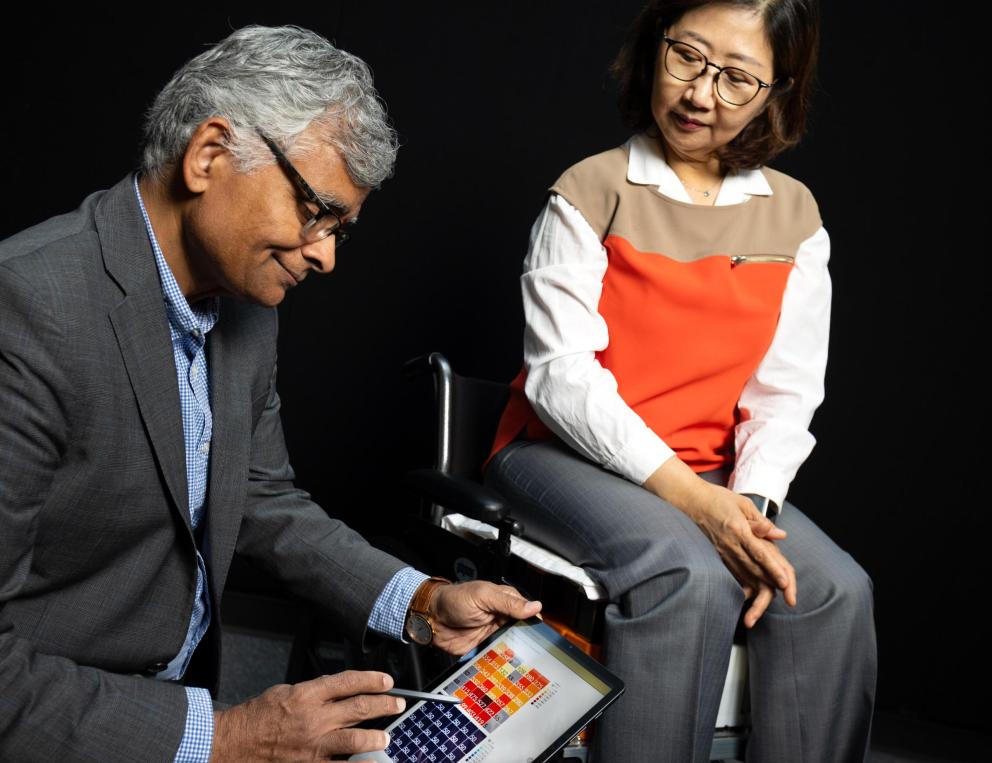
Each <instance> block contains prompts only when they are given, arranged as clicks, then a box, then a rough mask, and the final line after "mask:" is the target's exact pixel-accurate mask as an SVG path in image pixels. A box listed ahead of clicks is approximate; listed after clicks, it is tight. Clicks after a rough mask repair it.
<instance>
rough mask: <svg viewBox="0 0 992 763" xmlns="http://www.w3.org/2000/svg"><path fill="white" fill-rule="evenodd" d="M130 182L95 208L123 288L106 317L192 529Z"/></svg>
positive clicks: (153, 276)
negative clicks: (117, 301)
mask: <svg viewBox="0 0 992 763" xmlns="http://www.w3.org/2000/svg"><path fill="white" fill-rule="evenodd" d="M132 183H133V179H132V176H128V177H127V178H125V179H124V180H123V181H121V182H120V183H118V184H117V185H116V186H114V187H113V188H111V189H110V190H109V191H107V193H106V195H105V196H104V198H103V199H101V201H100V204H99V206H98V208H97V212H96V224H97V232H98V234H99V236H100V243H101V246H102V248H103V258H104V264H105V266H106V268H107V272H108V273H109V274H110V275H111V277H113V279H114V280H115V281H116V282H117V284H118V286H120V288H121V290H122V291H123V292H124V299H123V300H122V301H121V303H120V304H118V305H117V307H115V308H114V309H113V310H111V311H110V322H111V324H112V325H113V328H114V333H115V334H116V336H117V343H118V345H119V346H120V351H121V357H122V358H123V360H124V366H125V367H126V369H127V374H128V378H129V379H130V381H131V387H132V389H133V390H134V396H135V398H136V400H137V402H138V409H139V411H140V413H141V418H142V420H143V421H144V424H145V427H146V429H147V431H148V437H149V439H150V440H151V443H152V448H153V449H154V451H155V457H156V459H157V461H158V464H159V468H160V469H161V471H162V476H163V478H164V480H165V483H166V485H167V486H168V489H169V494H170V495H171V496H172V500H173V502H174V504H175V507H176V510H177V511H178V512H179V514H180V516H181V517H182V520H183V522H184V523H185V524H186V526H187V528H190V516H189V492H188V488H187V484H186V449H185V441H184V438H183V424H182V408H181V406H180V403H179V386H178V382H177V380H176V361H175V358H174V357H173V354H172V341H171V338H170V334H169V319H168V317H167V315H166V312H165V300H164V297H163V296H162V287H161V284H160V281H159V277H158V270H157V269H156V268H155V254H154V252H153V251H152V247H151V242H150V241H149V240H148V232H147V231H146V229H145V224H144V221H143V219H142V217H141V210H140V209H139V207H138V201H137V199H136V198H135V195H134V187H133V185H132ZM190 531H191V532H192V530H190Z"/></svg>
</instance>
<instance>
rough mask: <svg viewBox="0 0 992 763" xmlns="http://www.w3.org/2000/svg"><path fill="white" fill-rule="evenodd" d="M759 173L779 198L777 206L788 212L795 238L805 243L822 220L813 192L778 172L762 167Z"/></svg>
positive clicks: (789, 176)
mask: <svg viewBox="0 0 992 763" xmlns="http://www.w3.org/2000/svg"><path fill="white" fill-rule="evenodd" d="M761 172H762V173H763V174H764V176H765V179H766V180H767V181H768V185H770V186H771V188H772V191H773V192H774V194H775V196H777V197H779V204H781V205H784V207H785V209H787V210H788V217H789V219H790V220H791V221H792V224H793V226H794V228H793V230H794V231H795V236H796V237H797V238H798V239H799V240H800V241H805V240H806V239H808V238H809V237H810V236H812V235H813V234H814V233H816V232H817V231H818V230H819V229H820V226H821V225H823V220H822V219H821V218H820V207H819V205H818V204H817V203H816V199H815V198H814V196H813V192H812V191H810V190H809V188H807V187H806V185H805V184H804V183H802V182H801V181H799V180H796V179H795V178H794V177H792V176H791V175H786V174H785V173H784V172H780V171H779V170H775V169H772V168H771V167H762V168H761Z"/></svg>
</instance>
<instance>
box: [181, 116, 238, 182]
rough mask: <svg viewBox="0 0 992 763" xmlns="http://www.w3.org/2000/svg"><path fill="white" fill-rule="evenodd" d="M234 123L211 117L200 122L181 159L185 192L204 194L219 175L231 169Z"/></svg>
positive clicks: (222, 118)
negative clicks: (232, 129) (230, 142)
mask: <svg viewBox="0 0 992 763" xmlns="http://www.w3.org/2000/svg"><path fill="white" fill-rule="evenodd" d="M230 139H231V123H230V122H228V121H227V120H226V119H225V118H224V117H210V118H209V119H207V120H206V121H204V122H201V123H200V124H199V125H198V126H197V128H196V129H195V130H193V134H192V135H191V136H190V139H189V143H187V144H186V152H185V153H184V154H183V159H182V172H181V173H180V176H181V177H182V180H183V184H184V185H185V186H186V190H188V191H189V192H190V193H203V192H204V191H206V190H207V187H208V186H209V185H210V181H211V180H212V179H214V178H215V177H216V176H217V173H218V172H224V171H227V170H229V169H230V157H231V152H230V151H229V150H228V148H227V145H228V143H229V141H230Z"/></svg>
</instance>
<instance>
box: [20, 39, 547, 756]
mask: <svg viewBox="0 0 992 763" xmlns="http://www.w3.org/2000/svg"><path fill="white" fill-rule="evenodd" d="M396 147H397V143H396V137H395V133H394V132H393V130H392V129H391V128H390V127H389V125H388V123H387V122H386V119H385V114H384V111H383V108H382V106H381V103H380V102H379V100H378V98H377V96H376V93H375V90H374V89H373V87H372V81H371V76H370V74H369V71H368V69H367V67H366V66H365V65H364V64H363V63H362V62H361V61H359V60H358V59H357V58H355V57H354V56H351V55H349V54H347V53H344V52H342V51H339V50H337V49H335V48H334V47H333V46H331V45H330V44H329V43H328V42H327V41H326V40H324V39H323V38H321V37H320V36H318V35H316V34H313V33H312V32H308V31H306V30H302V29H299V28H295V27H283V28H277V29H267V28H262V27H248V28H245V29H242V30H239V31H238V32H235V33H234V34H232V35H231V36H230V37H229V38H227V39H226V40H224V41H223V42H221V43H220V44H218V45H217V46H216V47H214V48H212V49H211V50H208V51H206V52H205V53H203V54H202V55H200V56H197V57H196V58H195V59H193V60H192V61H190V62H189V63H187V64H186V65H185V66H184V67H183V68H182V69H181V70H180V71H179V72H178V73H177V74H176V75H175V77H174V78H173V79H172V81H171V82H169V84H168V85H166V87H165V88H164V90H163V91H162V92H161V93H160V94H159V96H158V97H157V99H156V101H155V103H154V105H153V106H152V108H151V110H150V112H149V115H148V120H147V129H146V140H145V149H144V160H143V166H142V171H141V173H139V174H137V175H132V176H128V177H127V178H125V179H124V180H122V181H121V182H120V183H119V184H117V185H116V186H115V187H113V188H111V189H110V190H108V191H104V192H99V193H96V194H93V195H92V196H90V197H88V198H87V199H86V200H85V201H84V202H83V205H82V206H81V207H80V208H79V209H78V210H76V211H75V212H72V213H70V214H67V215H62V216H60V217H56V218H53V219H51V220H48V221H46V222H44V223H42V224H40V225H38V226H35V227H34V228H31V229H28V230H26V231H23V232H22V233H19V234H17V235H16V236H14V237H12V238H10V239H8V240H6V241H4V242H2V243H0V760H5V761H6V760H12V761H13V760H16V761H34V760H38V761H51V760H63V761H73V760H87V761H135V760H142V761H168V760H173V759H175V760H182V761H194V760H207V759H210V760H217V761H221V760H238V761H244V760H256V759H263V758H264V759H265V760H298V759H300V758H307V759H312V758H329V757H330V756H331V755H347V754H350V753H356V752H364V751H371V750H374V749H382V748H383V747H385V745H386V742H387V740H386V735H385V734H384V733H383V732H381V731H375V730H360V729H354V728H352V727H353V726H354V725H355V724H356V723H358V722H359V721H361V720H363V719H366V718H372V717H377V716H382V715H387V714H390V713H395V712H397V711H399V710H400V709H401V707H402V700H398V699H395V698H392V697H388V696H385V695H383V694H382V692H383V691H385V690H387V689H388V688H389V687H390V686H391V679H390V678H389V676H386V675H384V674H380V673H374V672H348V673H344V674H341V675H337V676H325V677H323V678H318V679H315V680H314V681H310V682H306V683H303V684H299V685H297V686H280V687H274V688H272V689H270V690H269V691H267V692H265V693H263V694H262V695H260V696H259V697H256V698H255V699H253V700H251V701H249V702H247V703H245V704H244V705H239V706H236V707H233V708H227V709H224V708H219V707H218V708H214V707H213V706H212V703H211V701H210V697H209V694H208V692H207V691H206V690H205V689H202V688H196V686H197V685H207V686H212V685H215V684H216V673H217V665H218V662H219V646H218V645H219V638H218V629H219V621H220V618H219V611H218V607H219V602H220V597H221V593H222V591H223V588H224V582H225V579H226V576H227V571H228V568H229V565H230V561H231V557H232V555H233V554H234V552H235V550H237V551H239V552H240V553H242V554H244V555H245V556H246V557H248V558H249V559H251V560H253V561H254V562H256V563H258V564H260V565H262V566H263V567H264V568H266V569H267V570H269V571H270V572H271V573H272V574H273V575H275V576H276V577H278V578H279V579H281V580H282V581H283V582H284V583H285V584H286V585H287V586H288V587H289V588H290V589H291V590H293V591H295V592H296V593H298V594H300V595H302V596H304V597H306V598H308V599H309V600H311V601H312V602H314V603H315V604H316V605H318V606H320V607H322V608H323V609H324V610H325V611H326V612H328V613H329V614H330V615H331V616H333V617H334V618H336V619H337V621H338V622H339V623H340V624H341V627H342V628H343V629H344V630H345V631H346V632H348V633H349V634H350V635H351V636H352V637H353V638H356V639H358V640H361V639H362V638H364V635H365V633H366V631H367V629H372V630H374V631H376V632H379V633H383V634H387V635H391V636H393V637H397V638H401V637H402V635H403V632H404V628H407V632H408V633H410V634H411V635H414V636H416V638H417V640H418V641H422V642H425V641H429V640H431V638H433V641H434V643H435V644H436V645H437V646H440V647H442V648H444V649H446V650H448V651H450V652H453V653H464V652H466V651H468V650H469V649H471V648H472V647H473V646H474V645H475V644H477V643H478V642H479V641H480V640H481V639H482V638H484V637H485V636H486V635H488V634H489V633H491V632H492V631H493V630H494V629H495V628H496V627H497V626H498V624H499V623H500V622H501V621H502V620H503V619H504V618H506V617H527V616H530V615H532V614H534V613H535V612H537V611H538V610H539V608H540V605H539V604H538V603H537V602H530V603H528V602H526V600H524V599H522V598H521V597H520V596H519V595H518V594H517V593H516V592H515V591H513V590H512V589H509V588H506V587H497V586H493V585H490V584H486V583H473V584H465V585H458V586H454V585H447V584H446V583H444V582H442V581H435V580H426V576H424V575H422V574H420V573H418V572H416V571H414V570H412V569H410V568H405V567H404V566H403V564H402V563H401V562H399V561H398V560H396V559H394V558H392V557H390V556H388V555H387V554H384V553H381V552H379V551H377V550H375V549H373V548H371V547H370V546H369V545H368V544H367V543H365V541H364V540H362V539H361V538H360V537H359V536H358V535H357V534H355V533H353V532H352V531H351V530H349V529H348V528H347V527H345V526H344V525H343V524H341V523H340V522H338V521H336V520H333V519H330V518H328V517H327V515H326V514H325V513H324V512H323V511H322V510H321V509H320V508H319V507H317V506H316V505H315V504H313V503H312V502H311V501H310V500H309V497H308V496H307V495H306V494H305V493H303V492H302V491H299V490H297V489H296V488H294V487H293V484H292V479H293V473H292V470H291V468H290V466H289V463H288V459H287V455H286V451H285V445H284V442H283V436H282V431H281V427H280V422H279V398H278V395H277V394H276V386H275V379H276V364H275V355H276V331H277V329H276V311H275V310H274V309H273V308H274V306H275V305H277V304H278V303H279V302H280V301H281V300H282V299H283V297H284V296H285V293H286V291H287V290H288V289H290V288H292V287H293V286H295V285H297V284H298V283H299V282H301V281H302V280H303V279H304V278H306V277H307V275H308V274H309V273H310V272H312V271H315V272H318V273H327V272H329V271H330V270H331V269H332V268H333V267H334V256H335V250H336V247H337V246H340V245H341V244H342V243H343V242H344V240H345V239H346V237H347V233H348V228H349V225H350V224H351V223H353V222H354V221H355V219H356V218H357V217H358V213H359V210H360V208H361V206H362V203H363V202H364V200H365V199H366V197H367V196H368V194H369V192H370V190H371V189H372V188H375V187H377V186H378V185H379V184H380V183H381V182H382V181H383V180H384V179H385V178H386V177H388V176H389V175H390V174H391V172H392V167H393V163H394V161H395V155H396ZM184 676H185V677H186V680H185V682H186V684H187V685H186V686H182V685H179V684H178V683H177V682H178V681H179V680H180V679H183V678H184ZM194 676H195V677H194Z"/></svg>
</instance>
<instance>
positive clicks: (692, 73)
mask: <svg viewBox="0 0 992 763" xmlns="http://www.w3.org/2000/svg"><path fill="white" fill-rule="evenodd" d="M661 39H663V40H664V41H665V42H666V43H668V50H666V51H665V69H666V71H667V72H668V73H669V74H671V75H672V76H673V77H675V79H678V80H682V81H683V82H691V81H692V80H694V79H697V78H699V77H702V76H703V74H705V72H706V69H707V67H710V66H712V67H713V68H714V69H716V70H717V71H716V75H715V76H714V77H713V79H714V81H715V83H716V94H717V95H719V96H720V98H722V99H723V100H724V101H726V102H727V103H729V104H731V105H733V106H744V105H745V104H747V103H750V102H751V101H753V100H754V99H755V98H756V97H757V95H758V93H760V92H761V89H762V88H765V87H769V88H770V87H772V86H773V85H774V84H775V83H776V82H778V80H775V82H771V83H768V82H762V81H761V80H760V79H758V78H757V77H755V76H754V75H753V74H751V73H750V72H746V71H744V70H743V69H739V68H737V67H736V66H717V65H716V64H714V63H713V62H712V61H710V60H709V59H708V58H707V57H706V56H705V55H703V53H702V52H701V51H700V50H698V49H696V48H694V47H693V46H692V45H689V44H688V43H685V42H680V41H679V40H673V39H672V38H671V37H668V36H665V35H662V38H661Z"/></svg>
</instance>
